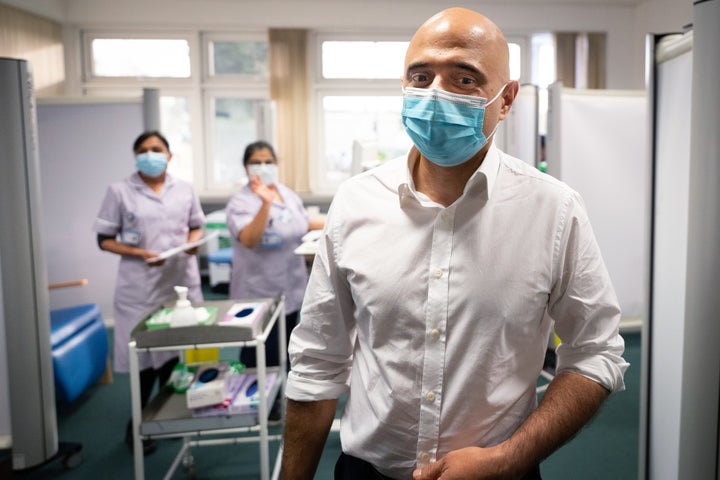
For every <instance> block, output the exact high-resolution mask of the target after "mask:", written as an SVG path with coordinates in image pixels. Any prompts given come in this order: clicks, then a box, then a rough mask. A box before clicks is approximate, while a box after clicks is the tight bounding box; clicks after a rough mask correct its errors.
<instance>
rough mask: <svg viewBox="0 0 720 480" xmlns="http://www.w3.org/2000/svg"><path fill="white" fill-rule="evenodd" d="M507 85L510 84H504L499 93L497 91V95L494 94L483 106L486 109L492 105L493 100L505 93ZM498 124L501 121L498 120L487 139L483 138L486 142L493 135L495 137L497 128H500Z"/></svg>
mask: <svg viewBox="0 0 720 480" xmlns="http://www.w3.org/2000/svg"><path fill="white" fill-rule="evenodd" d="M509 83H510V82H508V83H506V84H505V85H503V87H502V88H501V89H500V91H499V92H498V93H496V94H495V96H494V97H493V98H492V100H490V101H489V102H487V103H486V104H485V106H486V107H487V106H488V105H490V104H491V103H493V102H494V101H495V100H497V99H498V98H499V97H500V95H501V94H502V93H503V92H504V91H505V89H506V88H507V86H508V84H509ZM486 111H487V110H486ZM500 122H502V120H498V122H497V123H496V124H495V128H493V131H492V132H490V135H488V136H487V137H485V138H486V139H487V140H488V141H490V139H491V138H492V137H493V135H495V132H497V129H498V127H499V126H500Z"/></svg>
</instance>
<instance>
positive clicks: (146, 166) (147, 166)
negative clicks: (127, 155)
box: [135, 151, 168, 178]
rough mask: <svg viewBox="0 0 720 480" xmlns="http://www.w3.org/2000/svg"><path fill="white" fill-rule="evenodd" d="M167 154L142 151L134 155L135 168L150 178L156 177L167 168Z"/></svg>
mask: <svg viewBox="0 0 720 480" xmlns="http://www.w3.org/2000/svg"><path fill="white" fill-rule="evenodd" d="M167 163H168V156H167V154H166V153H163V152H152V151H149V152H143V153H139V154H137V155H135V168H137V169H138V171H139V172H140V173H142V174H143V175H145V176H148V177H150V178H154V177H158V176H160V174H162V173H163V172H164V171H165V169H166V168H167Z"/></svg>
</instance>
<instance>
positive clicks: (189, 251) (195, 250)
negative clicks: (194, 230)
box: [185, 247, 200, 255]
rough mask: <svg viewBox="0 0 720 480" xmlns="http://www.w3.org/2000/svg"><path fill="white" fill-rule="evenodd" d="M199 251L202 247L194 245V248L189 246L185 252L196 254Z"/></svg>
mask: <svg viewBox="0 0 720 480" xmlns="http://www.w3.org/2000/svg"><path fill="white" fill-rule="evenodd" d="M199 251H200V247H193V248H188V249H187V250H185V253H187V254H188V255H196V254H197V253H198V252H199Z"/></svg>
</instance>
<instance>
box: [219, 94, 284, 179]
mask: <svg viewBox="0 0 720 480" xmlns="http://www.w3.org/2000/svg"><path fill="white" fill-rule="evenodd" d="M268 111H269V101H268V100H259V99H252V98H216V99H215V116H214V118H213V138H214V144H213V152H214V157H213V160H214V162H213V163H214V169H213V170H214V173H213V180H214V183H215V184H218V185H223V184H224V185H227V184H238V183H244V182H245V181H246V175H245V168H244V167H243V164H242V156H243V152H244V151H245V147H246V146H247V145H248V144H249V143H252V142H254V141H256V140H269V139H270V138H271V136H270V132H266V130H265V118H266V114H267V112H268Z"/></svg>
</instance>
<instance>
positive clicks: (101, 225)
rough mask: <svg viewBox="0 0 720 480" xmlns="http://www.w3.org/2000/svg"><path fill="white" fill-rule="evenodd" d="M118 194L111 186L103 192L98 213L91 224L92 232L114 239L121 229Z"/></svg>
mask: <svg viewBox="0 0 720 480" xmlns="http://www.w3.org/2000/svg"><path fill="white" fill-rule="evenodd" d="M120 204H121V201H120V196H119V194H118V193H117V192H116V191H115V190H114V189H113V187H112V186H110V187H108V189H107V190H106V191H105V198H103V201H102V204H100V211H99V212H98V214H97V217H96V218H95V221H94V222H93V231H94V232H95V233H99V234H101V235H107V236H112V237H114V236H115V235H117V234H118V233H120V229H121V227H122V222H121V220H122V211H121V205H120Z"/></svg>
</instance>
